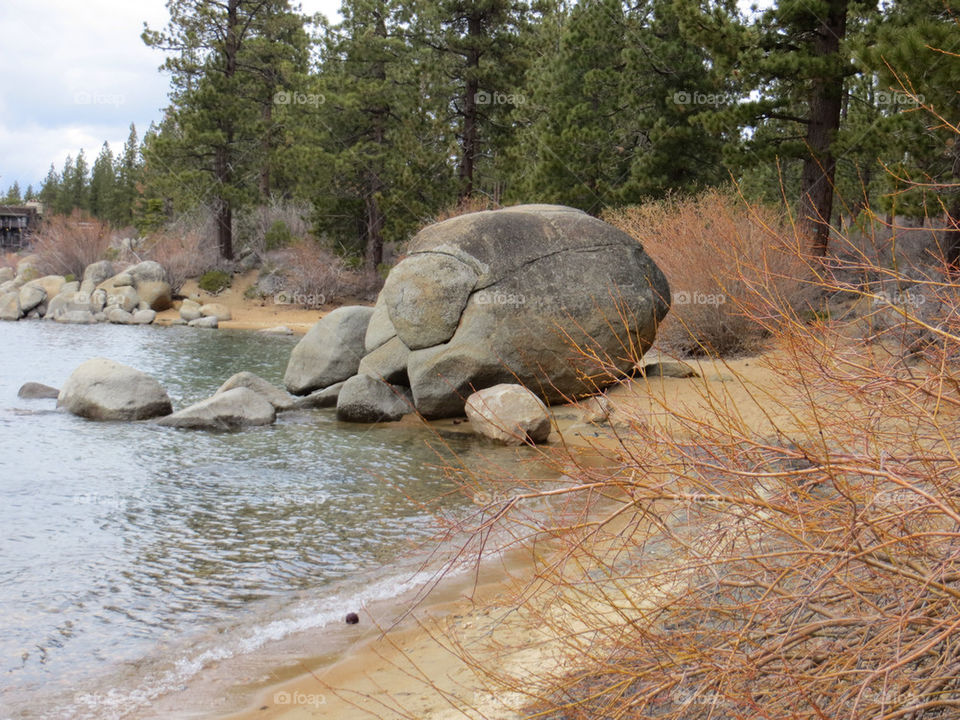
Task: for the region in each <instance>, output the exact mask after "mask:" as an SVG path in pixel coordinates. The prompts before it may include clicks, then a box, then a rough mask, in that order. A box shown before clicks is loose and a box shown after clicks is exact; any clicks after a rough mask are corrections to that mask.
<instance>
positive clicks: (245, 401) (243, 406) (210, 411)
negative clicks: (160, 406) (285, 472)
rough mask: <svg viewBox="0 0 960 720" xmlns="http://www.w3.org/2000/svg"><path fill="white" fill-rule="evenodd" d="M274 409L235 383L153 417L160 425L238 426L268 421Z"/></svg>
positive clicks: (195, 427) (273, 417) (273, 418)
mask: <svg viewBox="0 0 960 720" xmlns="http://www.w3.org/2000/svg"><path fill="white" fill-rule="evenodd" d="M276 419H277V412H276V410H275V409H274V407H273V405H271V404H270V403H269V402H268V401H267V400H266V398H264V397H263V396H262V395H260V394H258V393H255V392H254V391H253V390H251V389H250V388H247V387H235V388H233V389H231V390H227V391H225V392H222V393H217V394H216V395H214V396H213V397H209V398H207V399H206V400H201V401H200V402H198V403H196V404H195V405H191V406H190V407H187V408H184V409H183V410H180V411H179V412H175V413H174V414H173V415H168V416H167V417H164V418H161V419H160V420H158V421H157V423H158V424H159V425H163V426H164V427H175V428H183V429H187V430H221V431H227V430H239V429H241V428H245V427H251V426H255V425H270V424H271V423H273V422H274V421H276Z"/></svg>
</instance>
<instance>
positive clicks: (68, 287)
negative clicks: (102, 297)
mask: <svg viewBox="0 0 960 720" xmlns="http://www.w3.org/2000/svg"><path fill="white" fill-rule="evenodd" d="M78 292H80V281H79V280H71V281H70V282H65V283H64V284H63V285H62V286H61V287H60V292H59V293H57V295H72V294H73V293H78Z"/></svg>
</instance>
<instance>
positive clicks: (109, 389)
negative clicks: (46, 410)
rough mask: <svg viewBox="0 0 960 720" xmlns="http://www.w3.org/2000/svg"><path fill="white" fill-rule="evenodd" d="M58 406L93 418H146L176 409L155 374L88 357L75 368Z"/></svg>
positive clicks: (62, 391)
mask: <svg viewBox="0 0 960 720" xmlns="http://www.w3.org/2000/svg"><path fill="white" fill-rule="evenodd" d="M57 407H62V408H65V409H66V410H68V411H69V412H71V413H73V414H74V415H80V416H81V417H85V418H90V419H91V420H146V419H148V418H153V417H157V416H159V415H168V414H169V413H170V412H171V411H172V410H173V407H172V405H171V403H170V398H169V397H168V396H167V392H166V390H164V389H163V387H161V385H160V383H158V382H157V381H156V380H155V379H154V378H152V377H150V376H149V375H147V374H146V373H144V372H140V371H139V370H136V369H134V368H132V367H128V366H127V365H121V364H120V363H118V362H114V361H113V360H108V359H107V358H93V359H92V360H87V361H86V362H85V363H83V364H82V365H81V366H80V367H78V368H77V369H76V370H74V371H73V374H72V375H70V377H69V378H68V379H67V382H66V383H64V385H63V388H61V390H60V396H59V397H58V399H57Z"/></svg>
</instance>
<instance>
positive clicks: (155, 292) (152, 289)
mask: <svg viewBox="0 0 960 720" xmlns="http://www.w3.org/2000/svg"><path fill="white" fill-rule="evenodd" d="M136 287H137V295H139V296H140V302H143V303H146V304H147V306H148V307H149V308H150V309H151V310H154V311H156V312H163V311H164V310H167V309H168V308H170V307H173V299H172V298H173V291H172V290H171V289H170V283H168V282H165V281H163V280H157V281H154V280H145V281H143V282H139V283H137V286H136Z"/></svg>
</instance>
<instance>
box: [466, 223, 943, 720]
mask: <svg viewBox="0 0 960 720" xmlns="http://www.w3.org/2000/svg"><path fill="white" fill-rule="evenodd" d="M757 218H762V211H760V210H758V211H757ZM795 260H796V265H797V267H800V268H803V270H802V272H803V276H802V277H800V278H796V280H797V282H798V283H800V284H804V283H807V282H809V283H812V284H813V285H814V286H815V287H816V288H818V289H819V290H820V291H821V292H822V293H824V294H829V293H834V292H838V291H842V292H847V293H853V294H858V293H859V295H860V297H861V299H863V300H865V301H867V302H869V303H870V304H873V303H878V304H879V305H885V307H886V308H887V309H888V310H890V311H892V312H895V313H896V314H897V315H898V316H900V317H901V319H902V321H903V323H904V324H906V325H909V326H912V327H915V328H917V329H918V330H921V331H922V332H923V333H925V335H926V336H927V338H928V342H926V343H925V344H924V345H923V347H922V348H920V349H919V350H917V351H916V352H914V353H913V354H912V356H911V357H910V358H907V357H905V356H904V354H903V353H902V352H901V348H900V346H899V344H898V343H897V342H895V341H894V340H893V339H892V338H887V337H878V338H864V337H863V336H862V333H861V332H860V331H861V329H862V327H861V325H860V323H859V318H856V317H850V318H849V319H837V318H830V317H819V316H818V317H814V318H809V317H803V316H800V315H798V313H797V312H796V309H795V307H794V304H793V302H792V297H793V295H792V293H784V292H783V290H782V285H783V283H784V281H785V280H786V279H789V277H786V278H785V277H784V276H781V275H780V274H779V273H776V274H771V273H767V272H766V268H767V267H768V266H767V265H766V264H765V262H766V261H765V260H764V258H763V256H762V255H760V256H754V257H753V258H752V259H751V258H748V259H747V260H745V261H744V262H743V263H741V264H739V265H737V266H736V269H737V272H739V273H740V274H741V277H740V278H739V283H740V284H741V285H742V287H744V288H745V290H744V291H743V293H744V294H743V302H742V307H743V308H744V310H745V312H746V313H748V315H747V318H746V319H747V320H749V321H750V322H752V323H755V324H756V325H758V326H760V327H762V328H763V329H764V331H765V332H766V333H768V334H769V337H770V341H769V345H770V350H769V351H768V352H767V353H766V354H765V355H764V356H763V357H762V358H759V359H754V358H751V359H750V361H749V365H751V366H754V369H753V370H748V369H746V368H747V366H746V365H745V364H744V365H734V364H731V363H730V362H721V361H716V365H715V367H716V370H717V372H716V373H715V374H714V375H713V376H707V375H705V376H704V378H703V379H702V380H691V381H690V384H689V385H688V386H687V389H688V390H689V391H690V393H691V396H689V397H688V396H684V397H686V399H685V400H684V401H683V402H681V401H680V400H679V399H678V397H679V396H677V395H675V394H674V391H675V390H676V386H675V385H674V386H670V387H673V389H674V390H671V389H670V387H668V386H667V385H666V384H664V383H662V382H658V380H656V379H646V380H641V381H637V382H635V383H633V384H632V385H631V386H630V389H631V392H629V393H626V394H624V395H621V396H620V397H618V398H617V399H616V400H615V403H616V406H617V409H616V412H615V414H614V417H616V418H619V419H618V420H617V422H616V423H615V424H614V425H613V427H612V428H611V429H610V430H609V431H608V432H607V433H606V437H605V438H604V439H602V440H597V442H596V443H595V444H594V446H593V447H592V452H591V453H590V454H589V455H587V456H585V454H584V453H582V452H578V451H576V450H575V449H573V448H565V447H561V448H556V449H549V448H548V449H541V450H539V453H540V457H541V459H542V460H544V461H546V462H548V463H551V464H552V465H554V466H555V467H556V468H557V470H558V475H559V480H557V481H556V482H555V483H553V484H551V485H544V484H543V483H534V482H530V481H529V480H525V479H524V478H523V477H522V476H518V475H517V474H516V473H515V472H512V471H511V470H510V469H509V468H507V469H504V468H496V469H492V470H491V471H490V473H489V476H488V477H478V476H477V475H476V474H475V473H467V472H463V471H461V472H460V474H459V476H458V477H459V479H460V480H461V482H462V483H463V484H464V486H465V487H466V488H467V489H468V490H469V491H471V492H472V493H475V494H476V493H479V492H481V491H482V492H483V493H484V495H483V496H484V498H485V499H484V501H483V502H482V503H481V504H482V506H483V507H482V510H480V511H478V512H477V513H476V514H474V515H473V516H471V517H470V518H469V519H468V520H467V521H465V522H464V524H462V525H457V526H453V527H452V528H451V534H450V537H451V538H453V537H457V533H459V532H462V531H464V530H468V531H469V532H470V533H471V540H470V542H469V543H468V544H467V545H466V546H464V549H463V553H462V554H461V557H462V555H463V554H466V553H470V552H473V553H476V554H477V556H478V557H479V556H481V555H486V554H488V553H489V552H490V548H491V545H493V543H492V542H491V538H492V537H493V533H494V532H495V531H499V532H501V533H503V534H504V537H502V538H501V539H500V540H499V541H498V543H497V545H498V547H503V546H510V545H515V544H520V543H526V544H528V545H532V546H533V547H534V548H535V550H536V552H535V553H533V557H534V568H535V573H534V576H533V577H531V578H528V580H527V582H526V584H525V588H526V590H525V591H524V592H523V593H521V594H520V595H519V596H518V597H517V599H516V602H517V604H518V607H517V608H516V609H517V610H519V611H521V613H522V614H523V615H524V616H525V617H527V618H528V620H527V621H528V623H529V625H530V626H531V627H532V628H536V629H537V630H538V632H540V633H541V634H540V635H539V636H538V637H541V638H543V637H548V638H550V641H549V643H547V645H545V650H544V657H543V660H542V661H539V662H535V663H528V664H527V665H526V666H524V667H523V668H522V669H517V668H511V667H507V666H505V665H503V664H501V663H497V662H490V661H489V658H488V659H487V660H486V661H484V660H483V659H482V658H480V657H479V656H476V655H475V654H474V652H475V648H474V647H466V646H465V645H463V644H462V643H458V642H457V641H456V639H454V640H453V641H451V642H450V643H449V644H450V646H451V647H453V648H454V649H455V651H456V652H457V653H458V654H459V655H460V656H461V657H462V658H463V659H464V660H465V661H466V662H467V663H468V664H469V665H470V666H471V667H473V668H474V669H475V671H476V672H477V674H478V678H479V681H480V682H481V683H483V685H484V686H485V687H488V688H490V687H492V688H496V689H497V692H499V693H501V694H502V696H503V697H516V698H518V700H517V703H516V704H517V705H518V707H517V709H518V710H520V711H522V712H523V713H524V716H526V717H542V718H549V719H551V720H561V719H563V720H574V719H576V720H580V719H583V720H586V719H588V718H589V719H591V720H593V719H595V718H618V719H619V718H634V719H638V720H639V719H646V718H651V719H653V718H659V719H669V720H681V719H682V720H700V719H703V720H707V719H708V718H724V719H726V718H791V719H795V720H808V719H809V720H814V719H819V720H822V719H823V718H851V719H856V720H861V719H862V720H867V719H870V720H873V719H876V718H886V719H888V720H893V719H894V718H912V719H913V720H928V719H932V718H948V717H950V718H952V717H957V713H958V710H957V709H958V708H960V484H958V482H957V478H958V477H960V460H958V458H960V439H958V438H960V434H958V433H957V427H958V423H960V397H958V395H957V388H958V387H960V368H958V364H957V362H958V361H957V358H958V356H960V295H958V292H957V291H958V290H960V286H958V285H957V284H955V283H952V282H950V281H948V280H945V279H940V280H936V279H930V280H926V281H923V282H922V288H923V290H924V292H925V293H926V294H927V296H928V297H929V298H931V299H930V300H929V302H931V303H933V302H935V303H936V306H937V308H938V309H937V312H936V316H935V317H929V316H928V317H923V316H921V315H920V314H919V313H917V312H915V310H916V305H913V304H910V303H901V302H897V301H895V300H891V298H889V297H888V296H886V295H883V294H879V293H874V292H872V291H871V290H869V289H867V290H864V289H861V288H859V287H858V286H855V285H847V284H845V283H843V282H838V281H837V277H843V276H845V274H846V273H851V274H853V275H862V274H878V275H880V276H883V277H885V278H887V279H889V280H890V281H893V282H904V283H915V282H916V281H915V280H914V279H911V278H907V277H904V276H901V275H899V274H898V273H897V271H895V270H892V269H890V268H883V267H877V266H875V265H871V264H869V263H864V262H863V261H862V260H858V261H857V262H856V263H854V262H851V261H848V260H843V259H838V258H837V257H833V258H832V259H831V260H830V261H829V262H828V263H827V265H826V266H824V265H823V264H822V263H821V261H820V260H819V259H817V258H813V257H810V256H807V255H805V254H804V253H803V252H802V251H800V250H799V249H798V250H797V254H796V257H795ZM938 276H939V277H941V278H943V277H945V276H946V274H945V273H942V272H941V273H939V274H938ZM810 278H812V280H811V279H810ZM725 287H726V286H725ZM744 362H745V361H744ZM758 366H759V367H758ZM757 372H761V373H762V374H763V375H762V380H759V379H758V377H759V376H757V375H755V374H754V373H757ZM475 496H476V495H475ZM511 694H512V695H511Z"/></svg>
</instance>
